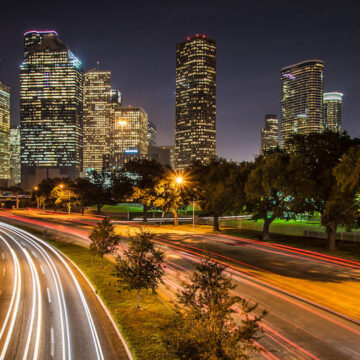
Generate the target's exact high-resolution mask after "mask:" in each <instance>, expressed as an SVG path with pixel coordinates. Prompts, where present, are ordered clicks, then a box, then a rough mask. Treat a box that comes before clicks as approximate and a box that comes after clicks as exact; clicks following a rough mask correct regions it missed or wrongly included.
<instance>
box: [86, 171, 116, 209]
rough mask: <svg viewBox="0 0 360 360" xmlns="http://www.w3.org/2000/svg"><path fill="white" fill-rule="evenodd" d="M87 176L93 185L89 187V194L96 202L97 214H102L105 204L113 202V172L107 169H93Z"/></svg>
mask: <svg viewBox="0 0 360 360" xmlns="http://www.w3.org/2000/svg"><path fill="white" fill-rule="evenodd" d="M87 177H88V179H89V181H90V182H91V183H92V185H93V186H92V187H90V188H89V189H90V190H91V192H90V193H89V196H91V198H92V199H93V201H94V203H95V204H96V209H97V214H100V213H101V208H102V207H103V206H104V205H105V204H111V203H112V191H111V174H110V173H109V172H107V171H105V170H102V171H100V172H98V171H96V170H92V171H90V173H89V175H88V176H87Z"/></svg>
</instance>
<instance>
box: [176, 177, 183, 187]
mask: <svg viewBox="0 0 360 360" xmlns="http://www.w3.org/2000/svg"><path fill="white" fill-rule="evenodd" d="M183 181H184V178H183V177H182V176H177V177H176V179H175V182H176V183H177V184H178V185H181V184H182V183H183Z"/></svg>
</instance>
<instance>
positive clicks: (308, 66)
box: [281, 60, 325, 148]
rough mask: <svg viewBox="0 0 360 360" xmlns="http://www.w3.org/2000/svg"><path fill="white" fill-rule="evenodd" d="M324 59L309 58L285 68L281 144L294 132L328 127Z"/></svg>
mask: <svg viewBox="0 0 360 360" xmlns="http://www.w3.org/2000/svg"><path fill="white" fill-rule="evenodd" d="M323 92H324V63H323V61H321V60H307V61H302V62H300V63H297V64H294V65H290V66H286V67H284V68H283V69H281V145H282V146H283V147H285V148H286V147H287V146H286V142H287V140H288V139H289V138H290V137H291V136H292V135H293V134H309V133H312V132H317V133H319V132H321V131H323V130H324V125H325V124H324V117H323Z"/></svg>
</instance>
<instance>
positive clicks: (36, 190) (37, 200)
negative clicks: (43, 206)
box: [34, 186, 40, 210]
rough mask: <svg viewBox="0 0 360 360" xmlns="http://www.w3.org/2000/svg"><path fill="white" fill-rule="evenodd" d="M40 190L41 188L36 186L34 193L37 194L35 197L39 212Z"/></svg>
mask: <svg viewBox="0 0 360 360" xmlns="http://www.w3.org/2000/svg"><path fill="white" fill-rule="evenodd" d="M38 190H39V187H38V186H35V187H34V191H35V194H36V195H35V197H36V208H37V209H38V210H39V207H40V204H39V196H38Z"/></svg>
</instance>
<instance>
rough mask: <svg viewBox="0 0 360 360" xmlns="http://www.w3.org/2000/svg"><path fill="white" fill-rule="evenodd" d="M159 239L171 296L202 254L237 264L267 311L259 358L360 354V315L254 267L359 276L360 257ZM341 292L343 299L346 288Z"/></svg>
mask: <svg viewBox="0 0 360 360" xmlns="http://www.w3.org/2000/svg"><path fill="white" fill-rule="evenodd" d="M47 224H48V225H47ZM36 226H49V229H51V231H61V232H63V233H67V234H71V235H70V236H71V239H72V241H75V242H78V243H79V244H83V245H84V243H85V242H88V239H87V234H88V233H89V229H88V228H86V227H82V226H81V225H80V226H79V225H75V224H71V223H70V224H68V226H66V225H65V223H62V225H55V224H53V223H50V224H49V223H45V222H41V223H40V222H36ZM74 235H75V236H74ZM76 239H78V241H77V240H76ZM155 240H156V241H157V243H158V244H159V246H161V247H162V248H164V250H165V251H166V254H167V260H166V268H165V269H166V275H165V278H164V280H165V285H166V286H165V287H164V288H163V289H162V291H164V292H165V294H166V295H168V296H169V297H172V296H173V294H174V292H175V291H176V290H178V289H180V288H181V286H182V285H181V281H182V280H187V279H188V278H189V276H190V275H191V273H192V271H193V270H194V266H195V265H196V264H197V263H198V262H199V261H200V258H201V257H202V256H203V255H207V256H211V257H212V258H213V259H216V260H219V261H225V260H226V261H228V262H231V263H233V264H236V263H238V264H239V266H234V267H230V268H228V269H227V272H228V274H229V276H230V275H231V276H232V279H233V281H234V284H236V285H237V287H236V289H235V290H234V294H236V295H239V296H241V297H244V298H246V299H248V300H249V301H250V302H252V303H259V309H258V310H259V311H260V310H262V309H267V310H268V312H269V313H268V315H267V316H266V317H265V319H264V322H263V324H264V325H263V330H264V334H263V336H262V338H261V339H259V340H258V342H259V344H260V346H261V347H262V352H261V353H260V354H258V355H255V357H256V358H262V359H272V360H276V359H281V360H288V359H302V360H320V359H321V360H350V359H353V360H355V359H360V323H359V319H347V318H346V316H343V315H342V314H336V312H334V311H332V310H331V309H328V308H326V307H324V306H321V305H320V304H317V303H315V302H311V301H308V300H306V299H304V298H302V297H301V296H297V295H296V294H293V293H292V292H291V291H286V289H284V288H281V287H278V286H276V285H274V284H271V283H269V282H268V281H266V279H264V278H261V277H256V276H254V273H253V272H251V269H255V268H256V267H258V268H260V269H261V270H262V271H268V272H269V273H273V274H278V275H282V274H287V275H288V276H290V277H294V279H296V278H301V279H308V280H310V281H313V280H318V281H329V282H331V281H343V282H346V281H348V280H349V281H359V278H360V277H359V270H360V264H359V263H358V262H355V261H351V260H346V259H340V258H336V257H331V256H327V255H321V254H318V253H313V252H306V251H303V250H299V249H295V248H291V247H286V246H285V247H284V246H281V245H276V244H267V243H263V242H258V241H254V240H250V239H239V238H233V237H230V236H219V235H208V234H192V233H183V234H182V233H170V232H169V233H168V234H164V233H162V234H158V235H157V236H156V238H155ZM240 265H241V266H240ZM0 270H1V269H0ZM338 296H339V299H340V298H341V297H342V294H341V293H339V294H338ZM359 302H360V299H359ZM239 320H240V318H239Z"/></svg>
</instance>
